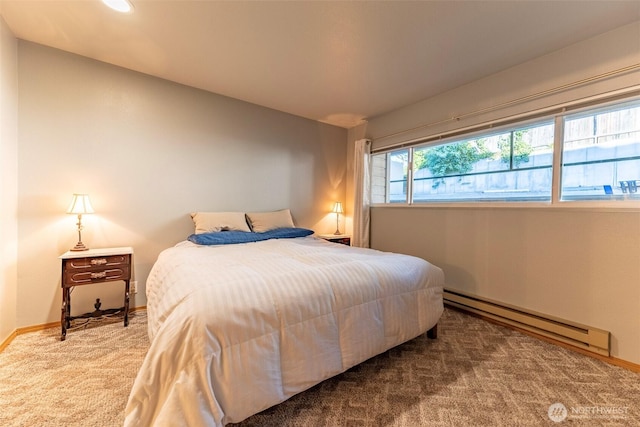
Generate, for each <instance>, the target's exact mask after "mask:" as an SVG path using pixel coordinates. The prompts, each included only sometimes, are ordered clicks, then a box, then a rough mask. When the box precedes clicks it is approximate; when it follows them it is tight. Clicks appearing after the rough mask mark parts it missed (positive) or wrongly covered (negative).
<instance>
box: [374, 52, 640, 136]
mask: <svg viewBox="0 0 640 427" xmlns="http://www.w3.org/2000/svg"><path fill="white" fill-rule="evenodd" d="M637 69H640V64H632V65H629V66H627V67H623V68H619V69H617V70H613V71H608V72H606V73H602V74H598V75H595V76H592V77H587V78H585V79H582V80H578V81H575V82H572V83H567V84H564V85H561V86H556V87H554V88H551V89H547V90H543V91H541V92H537V93H533V94H531V95H527V96H523V97H520V98H516V99H512V100H511V101H506V102H503V103H500V104H496V105H493V106H491V107H486V108H481V109H479V110H475V111H470V112H468V113H463V114H460V115H457V116H454V117H449V118H446V119H443V120H438V121H436V122H431V123H425V124H422V125H419V126H416V127H413V128H410V129H405V130H401V131H398V132H394V133H390V134H387V135H383V136H380V137H378V138H374V140H378V141H379V140H383V139H387V138H391V137H393V136H398V135H402V134H405V133H409V132H413V131H415V130H418V129H424V128H429V127H432V126H435V125H439V124H443V123H448V122H453V121H460V119H463V118H467V117H472V116H477V115H479V114H482V113H487V112H490V111H495V110H499V109H501V108H504V107H508V106H510V105H514V104H519V103H522V102H525V101H530V100H532V99H535V98H540V97H542V96H546V95H551V94H554V93H557V92H561V91H563V90H566V89H571V88H574V87H576V86H580V85H583V84H586V83H591V82H594V81H598V80H602V79H605V78H608V77H612V76H616V75H620V74H624V73H627V72H630V71H634V70H637Z"/></svg>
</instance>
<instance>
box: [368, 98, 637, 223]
mask: <svg viewBox="0 0 640 427" xmlns="http://www.w3.org/2000/svg"><path fill="white" fill-rule="evenodd" d="M634 102H637V103H640V96H637V95H635V96H624V97H616V99H613V100H608V101H599V102H591V103H585V104H587V105H583V106H576V107H574V108H566V107H564V108H562V109H560V110H558V111H553V112H550V113H547V114H539V115H534V114H531V115H530V116H529V117H521V118H519V119H516V120H506V119H505V120H504V121H503V124H499V123H498V124H494V123H488V124H481V125H478V126H475V127H473V128H472V129H468V130H467V131H458V132H451V134H450V135H439V136H432V137H429V138H422V139H419V140H414V141H407V142H405V143H400V144H396V145H394V146H392V147H384V148H380V149H378V150H373V152H372V153H371V154H372V156H375V155H379V154H385V153H392V152H398V151H401V150H407V151H408V157H409V162H408V168H407V196H406V200H405V202H390V201H386V202H384V203H381V202H375V203H372V204H371V206H372V207H397V208H407V207H410V208H554V209H589V210H603V211H629V210H638V209H640V200H620V199H604V198H603V199H601V200H594V199H591V200H576V199H574V200H570V199H568V200H562V198H561V197H562V194H561V191H562V171H563V164H562V155H563V151H564V122H565V118H567V117H570V116H575V115H579V114H580V113H585V114H586V113H588V112H589V111H596V110H601V109H606V108H608V107H611V106H615V105H620V104H632V103H634ZM544 123H549V124H551V123H553V125H554V141H553V154H552V164H551V197H550V200H548V201H546V200H545V201H541V200H522V199H519V200H518V199H516V200H512V201H509V200H504V199H503V200H496V199H485V200H482V199H477V200H462V201H452V200H447V201H419V202H414V200H413V173H414V170H413V151H414V150H415V149H423V148H426V147H435V146H439V145H444V144H447V143H451V142H455V141H464V140H469V139H473V137H474V136H479V135H487V134H489V133H490V134H496V133H500V130H504V131H507V130H512V131H515V130H518V129H522V128H526V127H531V126H535V124H544ZM516 170H517V169H516ZM387 183H388V180H387ZM386 198H387V199H388V193H387V196H386Z"/></svg>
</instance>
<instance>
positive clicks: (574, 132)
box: [560, 101, 640, 200]
mask: <svg viewBox="0 0 640 427" xmlns="http://www.w3.org/2000/svg"><path fill="white" fill-rule="evenodd" d="M638 186H640V102H639V101H634V102H631V103H624V104H619V105H616V106H612V107H608V108H605V109H594V110H591V111H588V112H586V113H580V114H576V115H571V116H567V117H566V118H565V120H564V138H563V145H562V183H561V196H560V197H561V200H629V199H631V200H640V193H638V190H637V189H638Z"/></svg>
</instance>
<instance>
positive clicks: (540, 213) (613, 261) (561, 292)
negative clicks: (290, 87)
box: [366, 23, 640, 364]
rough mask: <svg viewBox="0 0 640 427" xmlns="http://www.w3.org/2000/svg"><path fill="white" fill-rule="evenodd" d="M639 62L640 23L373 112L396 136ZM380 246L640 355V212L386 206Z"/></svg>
mask: <svg viewBox="0 0 640 427" xmlns="http://www.w3.org/2000/svg"><path fill="white" fill-rule="evenodd" d="M639 63H640V23H635V24H632V25H628V26H625V27H622V28H619V29H618V30H615V31H613V32H610V33H607V34H603V35H601V36H599V37H596V38H593V39H591V40H586V41H584V42H582V43H579V44H576V45H573V46H570V47H568V48H566V49H563V50H562V51H559V52H554V53H552V54H549V55H546V56H544V57H541V58H538V59H536V60H534V61H531V62H528V63H525V64H521V65H519V66H517V67H514V68H512V69H509V70H505V71H504V72H501V73H499V74H497V75H494V76H490V77H487V78H485V79H482V80H479V81H477V82H474V83H471V84H468V85H466V86H463V87H460V88H458V89H455V90H453V91H451V92H448V93H444V94H441V95H439V96H437V97H434V98H432V99H427V100H425V101H423V102H420V103H418V104H416V105H412V106H408V107H406V108H403V109H401V110H398V111H395V112H392V113H390V114H387V115H384V116H381V117H377V118H373V119H370V120H369V123H368V125H367V129H366V136H367V137H369V138H372V139H373V140H374V141H373V146H374V147H382V146H387V145H389V144H391V143H393V142H397V141H399V140H402V139H407V140H410V139H412V138H417V137H421V136H428V135H430V134H437V133H439V132H444V131H447V130H451V129H455V128H456V127H465V126H470V125H474V124H476V123H481V122H483V121H487V120H493V119H496V118H499V117H501V116H502V117H505V116H509V115H512V114H518V113H522V112H525V111H528V110H531V109H534V108H542V107H546V106H549V105H554V104H557V103H562V102H567V101H571V100H575V99H580V98H584V97H588V96H592V95H597V94H601V93H604V92H607V91H612V90H616V89H621V88H625V87H627V86H632V85H637V84H640V72H638V71H635V72H632V73H625V74H623V75H621V76H618V77H616V78H608V79H604V80H602V81H598V82H596V83H592V84H588V85H580V86H579V87H576V88H573V89H571V90H564V91H560V92H559V93H557V94H554V95H553V96H549V97H543V98H539V99H535V100H532V101H530V102H527V103H524V104H518V105H512V106H509V108H503V109H500V110H498V111H494V112H491V113H489V114H483V115H479V116H473V117H470V118H469V119H466V120H462V121H461V122H458V123H456V122H455V121H449V122H446V123H443V124H440V125H438V126H430V127H423V128H419V129H416V130H414V131H411V132H406V133H402V134H399V135H394V136H391V137H387V138H381V137H382V136H386V135H390V134H394V133H396V132H398V131H399V130H403V129H412V128H416V127H418V126H420V125H421V124H424V123H435V122H439V121H442V120H446V119H447V118H448V117H454V116H456V115H459V114H463V113H465V112H471V111H475V110H478V109H482V108H487V107H491V106H493V105H498V104H501V103H504V102H506V101H509V100H511V99H516V98H519V97H523V96H526V95H527V94H533V93H536V92H539V91H542V90H546V89H551V88H554V87H557V86H560V85H564V84H568V83H571V82H574V81H578V80H581V79H586V78H588V77H591V76H595V75H598V74H602V73H605V72H608V71H611V70H616V69H620V68H623V67H626V66H629V65H633V64H639ZM371 242H372V246H373V247H374V248H378V249H382V250H391V251H397V252H404V253H408V254H412V255H416V256H420V257H422V258H425V259H427V260H429V261H432V262H433V263H434V264H436V265H439V266H441V267H442V268H443V269H444V271H445V276H446V286H448V287H450V288H453V289H459V290H464V291H468V292H472V293H474V294H477V295H480V296H484V297H487V298H491V299H495V300H498V301H502V302H505V303H509V304H513V305H516V306H520V307H525V308H529V309H532V310H535V311H538V312H542V313H547V314H550V315H553V316H556V317H560V318H564V319H568V320H573V321H576V322H580V323H584V324H587V325H590V326H593V327H597V328H602V329H605V330H608V331H610V332H611V333H612V341H611V344H612V355H613V356H615V357H618V358H621V359H624V360H627V361H630V362H633V363H636V364H638V363H640V286H639V285H640V212H638V210H630V211H624V212H614V211H598V210H595V209H557V208H504V209H499V208H487V207H485V208H482V207H479V208H456V207H450V208H429V207H405V208H397V207H376V208H373V210H372V230H371Z"/></svg>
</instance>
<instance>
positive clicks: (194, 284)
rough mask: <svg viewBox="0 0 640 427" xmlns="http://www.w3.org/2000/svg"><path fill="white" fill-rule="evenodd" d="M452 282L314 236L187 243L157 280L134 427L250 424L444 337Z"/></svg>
mask: <svg viewBox="0 0 640 427" xmlns="http://www.w3.org/2000/svg"><path fill="white" fill-rule="evenodd" d="M219 234H220V233H219ZM258 234H261V233H258ZM443 282H444V274H443V272H442V270H441V269H440V268H438V267H436V266H434V265H432V264H430V263H428V262H426V261H424V260H422V259H420V258H416V257H412V256H407V255H400V254H394V253H385V252H380V251H376V250H371V249H360V248H354V247H348V246H345V245H340V244H335V243H330V242H327V241H325V240H323V239H320V238H317V237H315V236H313V235H303V236H300V237H287V238H267V239H262V240H259V241H253V242H246V243H236V244H224V245H221V244H215V243H213V244H196V243H193V242H191V241H185V242H181V243H179V244H177V245H176V246H175V247H171V248H168V249H166V250H164V251H163V252H162V253H161V254H160V255H159V257H158V259H157V261H156V263H155V264H154V266H153V268H152V270H151V272H150V274H149V278H148V280H147V312H148V332H149V338H150V341H151V345H150V348H149V351H148V353H147V355H146V357H145V360H144V362H143V365H142V367H141V369H140V371H139V373H138V376H137V378H136V380H135V383H134V385H133V388H132V391H131V394H130V397H129V401H128V403H127V407H126V410H125V425H126V426H152V425H162V426H165V425H166V426H179V425H185V426H223V425H226V424H228V423H236V422H240V421H242V420H244V419H246V418H248V417H250V416H251V415H253V414H256V413H258V412H260V411H262V410H264V409H266V408H269V407H271V406H273V405H276V404H278V403H280V402H283V401H284V400H286V399H288V398H289V397H291V396H293V395H294V394H296V393H299V392H301V391H304V390H306V389H308V388H310V387H312V386H314V385H315V384H318V383H319V382H321V381H323V380H325V379H327V378H330V377H332V376H334V375H337V374H339V373H341V372H344V371H346V370H347V369H349V368H350V367H352V366H354V365H356V364H358V363H360V362H363V361H364V360H367V359H369V358H371V357H373V356H375V355H377V354H380V353H382V352H384V351H386V350H388V349H389V348H391V347H394V346H397V345H398V344H401V343H403V342H405V341H408V340H410V339H412V338H415V337H417V336H418V335H420V334H423V333H425V332H427V331H429V330H434V329H433V328H434V327H435V326H436V324H437V322H438V319H439V317H440V316H441V314H442V311H443V303H442V286H443Z"/></svg>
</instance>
